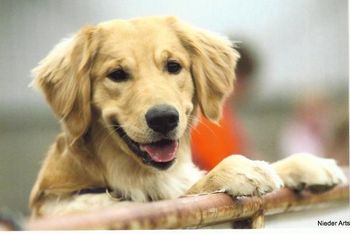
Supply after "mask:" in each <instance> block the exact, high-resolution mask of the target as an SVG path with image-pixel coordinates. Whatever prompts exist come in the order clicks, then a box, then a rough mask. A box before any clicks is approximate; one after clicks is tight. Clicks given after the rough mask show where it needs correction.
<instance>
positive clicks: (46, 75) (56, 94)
mask: <svg viewBox="0 0 350 234" xmlns="http://www.w3.org/2000/svg"><path fill="white" fill-rule="evenodd" d="M95 33H96V30H95V28H94V27H92V26H86V27H84V28H83V29H81V30H80V31H79V32H78V33H77V34H75V35H74V36H73V37H72V38H70V39H68V40H65V41H63V42H61V43H59V44H58V45H57V46H56V47H55V48H54V49H53V50H52V51H51V52H50V53H49V55H48V56H47V57H46V58H44V59H43V60H42V61H41V62H40V63H39V65H38V66H37V67H36V68H34V69H33V71H32V73H33V76H34V80H33V82H32V84H31V85H32V86H34V87H37V88H39V89H41V90H42V91H43V93H44V94H45V97H46V100H47V101H48V103H49V104H50V106H51V108H52V109H53V111H54V113H55V114H56V116H57V117H58V118H59V119H60V120H61V121H62V122H63V125H64V129H65V131H66V132H67V133H68V134H69V136H70V137H72V138H73V139H74V140H76V139H78V138H80V137H81V136H82V135H83V134H84V133H85V132H86V131H87V129H88V127H89V124H90V119H91V109H90V108H91V107H90V96H91V94H90V82H91V81H90V74H89V73H90V67H91V64H92V62H93V59H94V57H95V54H96V50H97V42H96V40H94V39H95Z"/></svg>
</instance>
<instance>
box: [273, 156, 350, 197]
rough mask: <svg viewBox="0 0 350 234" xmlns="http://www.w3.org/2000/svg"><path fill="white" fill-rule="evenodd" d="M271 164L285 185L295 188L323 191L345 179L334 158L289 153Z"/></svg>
mask: <svg viewBox="0 0 350 234" xmlns="http://www.w3.org/2000/svg"><path fill="white" fill-rule="evenodd" d="M272 166H273V167H274V169H275V170H276V172H277V174H278V175H279V176H280V178H281V179H282V180H283V183H284V184H285V186H286V187H289V188H292V189H295V190H301V189H304V188H308V189H310V190H311V191H323V190H327V189H330V188H332V187H334V186H335V185H337V184H340V183H343V182H345V181H346V177H345V175H344V173H343V172H342V170H341V169H340V168H339V167H338V166H337V164H336V161H335V160H333V159H325V158H320V157H316V156H314V155H311V154H307V153H300V154H294V155H291V156H289V157H287V158H285V159H282V160H280V161H278V162H276V163H273V164H272Z"/></svg>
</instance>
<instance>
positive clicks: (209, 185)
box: [187, 155, 283, 196]
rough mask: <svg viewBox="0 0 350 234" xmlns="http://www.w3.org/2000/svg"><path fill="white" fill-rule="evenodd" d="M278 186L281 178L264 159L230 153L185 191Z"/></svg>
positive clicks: (256, 191)
mask: <svg viewBox="0 0 350 234" xmlns="http://www.w3.org/2000/svg"><path fill="white" fill-rule="evenodd" d="M282 186H283V182H282V180H281V179H280V178H279V176H278V175H277V173H276V171H275V170H274V169H273V168H272V167H271V165H269V164H268V163H266V162H263V161H253V160H250V159H247V158H246V157H244V156H241V155H232V156H229V157H227V158H225V159H224V160H222V161H221V162H220V163H219V164H218V165H217V166H216V167H215V168H214V169H213V170H211V171H210V172H208V174H207V175H206V176H204V177H202V178H201V179H200V180H199V181H198V182H197V183H195V184H194V185H193V186H192V187H191V188H190V189H189V190H188V191H187V194H202V193H214V192H226V193H228V194H229V195H231V196H244V195H245V196H249V195H262V194H265V193H268V192H271V191H273V190H276V189H278V188H280V187H282Z"/></svg>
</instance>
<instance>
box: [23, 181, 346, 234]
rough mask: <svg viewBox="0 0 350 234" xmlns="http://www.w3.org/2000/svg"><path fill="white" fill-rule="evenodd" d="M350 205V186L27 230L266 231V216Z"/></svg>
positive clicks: (197, 200) (118, 213)
mask: <svg viewBox="0 0 350 234" xmlns="http://www.w3.org/2000/svg"><path fill="white" fill-rule="evenodd" d="M348 199H349V185H348V184H342V185H338V186H336V187H334V188H333V189H331V190H328V191H326V192H319V193H312V192H310V191H307V190H304V191H302V192H295V191H292V190H290V189H287V188H283V189H280V190H278V191H275V192H273V193H269V194H266V195H264V196H262V197H238V198H235V199H232V198H231V197H230V196H228V195H226V194H224V193H216V194H208V195H197V196H189V197H182V198H178V199H175V200H165V201H157V202H151V203H130V205H128V206H123V207H119V208H118V207H111V208H108V209H103V210H99V211H92V212H85V213H81V214H71V215H65V216H59V217H47V218H41V219H37V220H31V221H29V222H28V223H27V226H26V229H28V230H76V229H80V230H87V229H173V228H197V227H204V226H208V225H213V224H217V223H222V222H232V223H233V226H234V227H235V228H260V227H263V226H264V216H265V215H272V214H279V213H285V212H289V211H299V210H305V209H316V208H318V207H325V206H330V205H332V204H334V203H336V202H340V201H344V200H345V201H346V200H347V201H348Z"/></svg>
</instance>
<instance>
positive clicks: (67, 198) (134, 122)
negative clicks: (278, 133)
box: [30, 17, 345, 217]
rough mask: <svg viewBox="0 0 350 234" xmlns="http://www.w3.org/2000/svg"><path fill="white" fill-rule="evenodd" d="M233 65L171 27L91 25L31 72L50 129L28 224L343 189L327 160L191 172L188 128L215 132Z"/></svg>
mask: <svg viewBox="0 0 350 234" xmlns="http://www.w3.org/2000/svg"><path fill="white" fill-rule="evenodd" d="M238 59H239V54H238V53H237V52H236V51H235V49H234V46H233V44H232V43H231V42H230V41H229V40H227V39H225V38H223V37H221V36H218V35H215V34H213V33H209V32H207V31H204V30H200V29H197V28H194V27H191V26H189V25H187V24H186V23H184V22H182V21H180V20H178V19H177V18H175V17H145V18H138V19H132V20H112V21H108V22H103V23H101V24H98V25H96V26H86V27H84V28H82V29H81V30H80V31H79V32H77V33H76V34H75V35H74V36H73V37H71V38H70V39H67V40H64V41H63V42H61V43H60V44H58V45H57V46H56V47H55V48H54V49H53V50H52V51H51V52H50V54H49V55H48V56H47V57H46V58H45V59H43V60H42V61H41V62H40V64H39V65H38V66H37V67H36V68H35V69H34V70H33V74H34V81H33V85H34V86H35V87H37V88H39V89H40V90H42V92H43V93H44V95H45V97H46V100H47V102H48V103H49V105H50V107H51V108H52V110H53V111H54V113H55V115H56V116H57V117H58V119H59V120H60V121H61V124H62V133H61V134H59V135H58V136H57V138H56V141H55V142H54V143H53V145H52V146H51V148H50V150H49V152H48V155H47V157H46V159H45V161H44V163H43V165H42V168H41V170H40V173H39V175H38V178H37V180H36V182H35V185H34V187H33V189H32V192H31V197H30V206H31V208H32V211H33V212H32V213H33V215H34V217H38V216H43V215H62V214H66V213H73V212H79V211H86V210H91V209H97V208H103V207H106V206H111V205H115V206H118V205H123V204H124V205H125V204H128V202H133V201H134V202H147V201H155V200H161V199H173V198H177V197H179V196H182V195H186V194H205V193H213V192H218V191H221V192H226V193H228V194H229V195H231V196H233V197H234V196H251V195H262V194H265V193H268V192H271V191H274V190H276V189H279V188H281V187H282V186H288V187H291V188H301V187H303V188H312V187H314V186H316V187H320V186H321V187H322V186H323V187H326V188H328V187H332V186H334V185H336V184H339V183H341V182H343V181H345V177H344V175H343V174H342V171H341V170H340V169H339V168H338V167H337V165H336V163H335V161H334V160H331V159H321V158H318V157H315V156H312V155H308V154H296V155H292V156H290V157H288V158H286V159H284V160H282V161H279V162H277V163H275V164H268V163H266V162H263V161H253V160H250V159H248V158H246V157H244V156H241V155H232V156H229V157H227V158H226V159H224V160H223V161H222V162H221V163H219V164H218V165H217V166H216V167H215V168H214V169H213V170H211V171H209V172H204V171H201V170H200V169H198V168H197V167H196V166H195V165H194V164H193V163H192V160H191V151H190V128H191V127H192V126H194V125H195V124H196V116H197V114H198V113H199V112H201V113H202V114H203V115H204V116H205V117H206V118H208V119H209V120H211V121H214V122H216V121H218V120H219V118H220V114H221V109H222V105H223V102H224V100H225V98H226V97H227V96H228V95H229V94H230V93H231V91H232V89H233V83H234V79H235V74H234V69H235V66H236V63H237V60H238Z"/></svg>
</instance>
